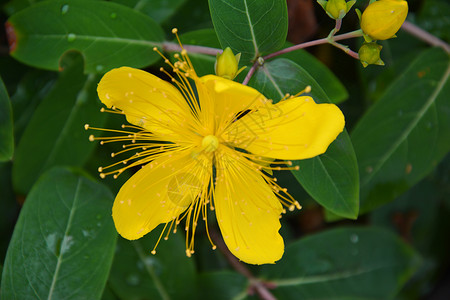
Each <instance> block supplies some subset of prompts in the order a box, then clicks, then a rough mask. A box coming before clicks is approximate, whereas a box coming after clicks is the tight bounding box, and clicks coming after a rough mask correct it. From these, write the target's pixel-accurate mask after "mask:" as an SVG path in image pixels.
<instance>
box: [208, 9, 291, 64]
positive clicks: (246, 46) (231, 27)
mask: <svg viewBox="0 0 450 300" xmlns="http://www.w3.org/2000/svg"><path fill="white" fill-rule="evenodd" d="M209 9H210V11H211V18H212V21H213V24H214V28H215V29H216V33H217V36H218V38H219V41H220V44H221V45H222V48H223V49H225V48H226V47H230V48H231V49H232V50H233V52H234V53H239V52H240V53H241V54H242V56H241V60H242V63H243V64H247V63H249V62H250V61H253V60H255V59H256V58H257V57H258V56H260V55H262V54H267V53H269V52H272V51H275V50H277V49H279V48H280V47H281V46H283V44H284V42H285V40H286V35H287V29H288V16H287V7H286V1H285V0H209Z"/></svg>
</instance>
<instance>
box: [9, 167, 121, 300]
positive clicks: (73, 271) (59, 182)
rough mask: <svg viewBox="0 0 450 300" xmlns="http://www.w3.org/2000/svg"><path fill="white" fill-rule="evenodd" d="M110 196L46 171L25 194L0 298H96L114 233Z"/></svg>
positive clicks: (62, 172)
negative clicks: (26, 195)
mask: <svg viewBox="0 0 450 300" xmlns="http://www.w3.org/2000/svg"><path fill="white" fill-rule="evenodd" d="M111 205H112V195H111V193H110V192H109V191H108V190H107V189H106V188H104V187H103V186H102V185H100V184H98V183H96V182H94V181H91V180H89V179H87V178H85V177H83V176H80V175H76V174H74V173H72V172H71V171H69V170H66V169H52V170H51V171H49V172H48V173H46V174H45V175H43V176H42V178H41V180H40V181H39V182H38V183H37V184H36V185H35V186H34V187H33V189H32V191H31V192H30V194H29V195H28V197H27V199H26V201H25V204H24V206H23V208H22V211H21V213H20V217H19V220H18V222H17V224H16V227H15V229H14V234H13V237H12V240H11V243H10V245H9V248H8V253H7V256H6V260H5V266H4V271H3V278H2V286H1V296H2V297H1V298H2V299H18V300H21V299H44V298H45V299H100V297H101V295H102V290H103V287H104V286H105V283H106V280H107V278H108V273H109V269H110V267H111V263H112V259H113V254H114V248H115V244H116V236H117V234H116V231H115V229H114V225H113V222H112V218H111V216H110V215H111Z"/></svg>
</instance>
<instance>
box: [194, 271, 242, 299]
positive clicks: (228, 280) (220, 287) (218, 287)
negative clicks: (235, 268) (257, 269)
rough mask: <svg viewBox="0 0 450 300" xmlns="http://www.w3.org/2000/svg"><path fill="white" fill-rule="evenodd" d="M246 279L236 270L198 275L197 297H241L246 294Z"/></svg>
mask: <svg viewBox="0 0 450 300" xmlns="http://www.w3.org/2000/svg"><path fill="white" fill-rule="evenodd" d="M247 286H248V281H247V279H246V278H245V277H244V276H243V275H241V274H239V273H236V272H230V271H222V272H208V273H202V274H200V275H199V277H198V290H199V294H200V297H199V299H214V300H229V299H242V298H243V297H244V296H245V295H246V294H247Z"/></svg>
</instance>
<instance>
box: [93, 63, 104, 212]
mask: <svg viewBox="0 0 450 300" xmlns="http://www.w3.org/2000/svg"><path fill="white" fill-rule="evenodd" d="M95 70H97V72H100V71H101V70H103V66H102V65H97V66H96V67H95ZM97 217H98V216H97Z"/></svg>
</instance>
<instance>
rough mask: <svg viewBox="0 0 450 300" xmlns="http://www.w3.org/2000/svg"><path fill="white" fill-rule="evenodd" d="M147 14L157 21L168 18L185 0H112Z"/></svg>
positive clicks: (160, 21)
mask: <svg viewBox="0 0 450 300" xmlns="http://www.w3.org/2000/svg"><path fill="white" fill-rule="evenodd" d="M112 1H113V2H116V3H120V4H122V5H126V6H128V7H131V8H133V9H135V10H137V11H140V12H141V13H143V14H145V15H147V16H149V17H150V18H152V19H153V20H155V21H156V22H158V23H163V22H164V21H165V20H167V19H168V18H170V17H171V16H172V15H173V14H174V13H175V12H176V11H177V10H178V9H179V8H180V6H182V5H183V4H184V3H185V2H186V0H112Z"/></svg>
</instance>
